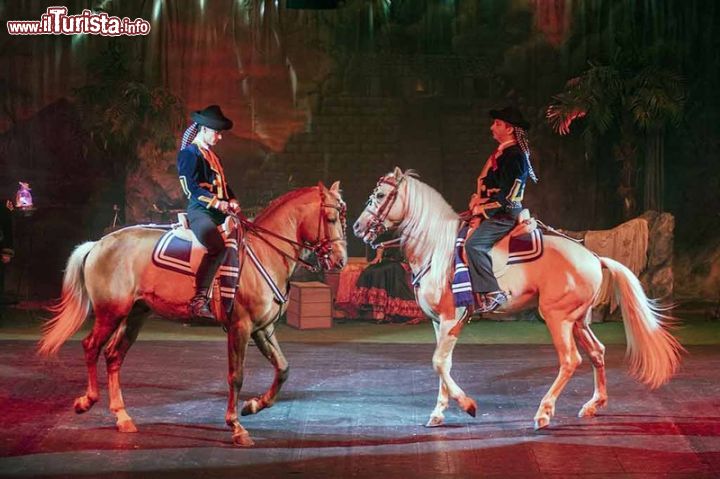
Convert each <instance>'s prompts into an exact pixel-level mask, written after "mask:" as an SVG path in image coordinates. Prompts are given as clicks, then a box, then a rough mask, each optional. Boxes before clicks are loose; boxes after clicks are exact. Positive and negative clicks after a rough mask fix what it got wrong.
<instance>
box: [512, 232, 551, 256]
mask: <svg viewBox="0 0 720 479" xmlns="http://www.w3.org/2000/svg"><path fill="white" fill-rule="evenodd" d="M543 250H544V245H543V234H542V231H541V230H539V229H535V230H533V231H531V232H530V233H527V234H524V235H520V236H513V237H511V238H510V247H509V253H508V260H507V264H518V263H527V262H529V261H533V260H535V259H538V258H539V257H540V256H542V254H543Z"/></svg>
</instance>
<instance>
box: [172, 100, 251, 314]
mask: <svg viewBox="0 0 720 479" xmlns="http://www.w3.org/2000/svg"><path fill="white" fill-rule="evenodd" d="M191 118H192V120H193V123H192V124H191V125H190V127H189V128H188V129H187V130H186V131H185V134H184V135H183V139H182V144H181V147H180V148H181V149H180V152H179V153H178V158H177V168H178V174H179V176H180V185H181V186H182V189H183V192H184V193H185V196H187V198H188V209H187V213H188V219H189V221H190V228H191V229H192V231H193V233H195V236H196V237H197V239H198V241H200V242H201V243H202V244H203V246H205V247H206V248H207V254H206V255H205V256H204V257H203V259H202V261H201V262H200V266H199V267H198V270H197V273H196V275H195V296H193V298H192V300H191V301H190V312H191V314H192V316H193V317H195V318H201V319H215V316H214V315H213V313H212V311H211V310H210V306H209V304H208V291H209V289H210V286H211V283H212V280H213V277H214V276H215V272H216V271H217V269H218V267H219V266H220V264H221V263H222V261H223V259H224V257H225V242H224V240H223V238H222V235H221V234H220V232H219V231H218V229H217V227H218V226H219V225H221V224H222V223H223V222H224V221H225V218H226V216H227V213H228V212H238V211H240V205H239V203H238V201H237V199H236V198H235V194H234V193H233V192H232V189H230V186H229V185H228V183H227V180H226V179H225V172H224V171H223V167H222V163H221V162H220V158H218V157H217V155H216V154H215V153H214V152H213V151H212V147H213V146H215V145H216V144H217V142H218V141H220V140H221V139H222V132H223V131H225V130H230V129H231V128H232V126H233V123H232V121H231V120H229V119H228V118H226V117H225V115H223V113H222V111H221V110H220V107H219V106H217V105H210V106H209V107H207V108H205V109H204V110H201V111H195V112H193V113H192V114H191Z"/></svg>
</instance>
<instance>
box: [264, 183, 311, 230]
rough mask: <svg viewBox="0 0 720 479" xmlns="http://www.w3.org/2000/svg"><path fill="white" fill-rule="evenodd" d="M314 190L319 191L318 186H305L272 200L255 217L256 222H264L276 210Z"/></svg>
mask: <svg viewBox="0 0 720 479" xmlns="http://www.w3.org/2000/svg"><path fill="white" fill-rule="evenodd" d="M313 190H317V186H304V187H301V188H297V189H294V190H290V191H288V192H287V193H285V194H284V195H282V196H279V197H277V198H275V199H274V200H272V201H271V202H270V204H269V205H267V207H266V208H265V209H264V210H262V211H261V212H260V213H258V215H257V216H256V217H255V220H254V221H255V222H259V221H262V220H264V219H265V218H266V217H267V216H270V215H272V214H273V212H274V211H275V210H277V209H278V208H279V207H280V206H282V205H284V204H286V203H287V202H289V201H292V200H294V199H295V198H297V197H298V196H302V195H305V194H307V193H310V192H311V191H313Z"/></svg>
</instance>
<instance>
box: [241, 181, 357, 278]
mask: <svg viewBox="0 0 720 479" xmlns="http://www.w3.org/2000/svg"><path fill="white" fill-rule="evenodd" d="M319 191H320V207H319V208H318V224H317V234H316V235H315V238H316V239H315V241H309V242H308V241H306V242H304V243H298V242H297V241H295V240H292V239H290V238H286V237H284V236H282V235H279V234H277V233H275V232H273V231H270V230H268V229H266V228H263V227H262V226H259V225H256V224H255V223H253V222H252V221H250V220H248V219H247V218H244V217H238V218H237V219H238V220H239V221H240V224H241V225H242V226H243V228H244V229H245V230H246V231H247V232H248V233H251V234H253V235H254V236H256V237H258V238H259V239H261V240H262V241H264V242H265V243H266V244H267V245H268V246H270V247H271V248H272V249H274V250H275V251H276V252H278V253H279V254H281V255H282V256H284V257H286V258H288V259H290V260H292V261H296V262H297V263H299V264H300V265H301V266H302V267H304V268H306V269H308V270H310V271H312V272H314V273H317V272H319V271H320V270H321V269H322V270H325V271H327V270H329V269H330V268H331V267H332V263H331V261H330V253H331V252H332V245H333V243H336V242H345V241H346V230H347V206H346V205H345V203H343V202H342V201H340V204H338V205H333V204H330V203H327V202H326V198H325V193H323V191H322V189H321V188H319ZM323 208H333V209H335V210H337V211H338V220H339V221H341V222H342V231H343V233H342V237H341V238H334V239H333V238H331V237H330V231H329V230H330V226H329V225H328V221H327V219H325V220H324V221H323V217H324V214H323ZM323 226H324V228H323ZM321 233H323V237H322V238H321V237H320V234H321ZM266 235H267V236H272V237H273V238H277V239H279V240H281V241H283V242H285V243H287V244H289V245H291V246H292V247H293V250H294V252H295V254H294V255H291V254H288V253H286V252H285V251H283V250H282V249H280V248H279V247H277V246H276V245H275V244H273V243H272V242H271V241H270V240H269V239H268V238H267V237H266ZM303 251H308V252H310V253H312V254H314V255H315V259H316V261H317V264H312V263H310V262H309V261H306V260H304V259H303V258H301V256H302V252H303Z"/></svg>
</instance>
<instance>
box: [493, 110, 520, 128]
mask: <svg viewBox="0 0 720 479" xmlns="http://www.w3.org/2000/svg"><path fill="white" fill-rule="evenodd" d="M490 116H491V117H492V118H494V119H496V120H502V121H504V122H505V123H509V124H511V125H512V126H517V127H518V128H522V129H523V130H529V129H530V123H529V122H528V121H527V120H526V119H525V118H523V116H522V113H520V111H519V110H518V109H517V108H513V107H511V106H506V107H505V108H503V109H502V110H490Z"/></svg>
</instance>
